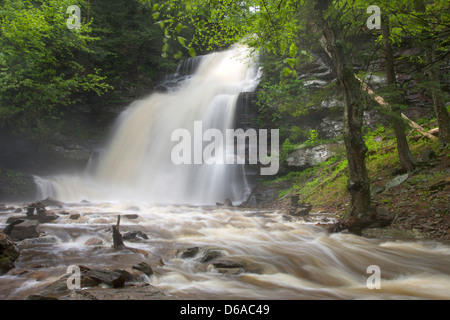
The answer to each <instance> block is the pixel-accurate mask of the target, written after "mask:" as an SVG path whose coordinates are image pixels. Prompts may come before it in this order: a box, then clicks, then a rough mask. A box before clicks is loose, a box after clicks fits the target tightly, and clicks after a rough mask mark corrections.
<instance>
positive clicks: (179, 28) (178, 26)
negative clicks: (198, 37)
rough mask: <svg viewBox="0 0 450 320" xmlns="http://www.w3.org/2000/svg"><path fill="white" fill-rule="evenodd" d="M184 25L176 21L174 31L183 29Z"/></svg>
mask: <svg viewBox="0 0 450 320" xmlns="http://www.w3.org/2000/svg"><path fill="white" fill-rule="evenodd" d="M183 29H184V26H183V24H181V23H178V24H177V26H176V27H175V31H176V32H178V33H180V32H181V31H183Z"/></svg>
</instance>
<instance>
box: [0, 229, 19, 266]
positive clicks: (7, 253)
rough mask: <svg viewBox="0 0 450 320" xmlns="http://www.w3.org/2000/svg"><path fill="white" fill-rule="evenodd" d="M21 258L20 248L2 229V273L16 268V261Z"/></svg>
mask: <svg viewBox="0 0 450 320" xmlns="http://www.w3.org/2000/svg"><path fill="white" fill-rule="evenodd" d="M17 258H19V249H18V247H17V246H16V244H14V242H13V241H12V240H11V239H10V238H9V237H8V236H7V235H6V234H4V233H3V232H2V231H0V275H2V274H5V273H6V272H8V271H9V270H10V269H12V268H14V262H15V261H16V260H17Z"/></svg>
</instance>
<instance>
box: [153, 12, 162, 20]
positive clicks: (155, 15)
mask: <svg viewBox="0 0 450 320" xmlns="http://www.w3.org/2000/svg"><path fill="white" fill-rule="evenodd" d="M159 16H160V13H159V12H155V13H154V14H152V17H153V19H155V20H156V19H158V18H159Z"/></svg>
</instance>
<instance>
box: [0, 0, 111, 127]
mask: <svg viewBox="0 0 450 320" xmlns="http://www.w3.org/2000/svg"><path fill="white" fill-rule="evenodd" d="M77 3H78V5H79V6H81V7H83V8H86V7H87V3H86V2H85V1H78V2H77ZM73 4H74V3H73V1H69V0H63V1H56V0H50V1H33V2H32V1H29V0H25V1H22V0H21V1H18V0H4V1H3V4H2V10H1V11H0V23H1V24H0V33H1V38H0V47H1V54H0V121H3V122H4V121H7V120H9V119H17V118H18V117H20V118H21V120H22V121H23V122H24V123H29V122H30V121H34V120H35V119H36V118H37V117H38V115H39V114H55V113H57V111H58V108H59V107H61V106H65V105H68V104H72V103H74V102H76V100H75V99H74V96H73V94H74V93H80V92H93V93H95V94H98V95H100V94H102V93H103V92H105V91H107V90H108V89H110V86H109V85H108V84H106V83H105V79H106V78H105V77H104V76H102V75H101V70H99V69H90V68H88V67H86V66H85V65H84V64H83V62H82V60H81V59H79V58H77V57H80V56H81V55H87V56H88V55H91V54H92V51H91V49H90V47H89V45H90V43H91V42H93V41H96V40H98V39H97V38H94V37H92V36H90V35H89V34H90V33H91V28H90V23H88V22H86V21H83V22H82V23H81V28H80V29H78V30H77V29H73V30H69V29H68V28H67V24H66V21H67V19H68V14H67V13H66V10H67V7H68V6H70V5H73Z"/></svg>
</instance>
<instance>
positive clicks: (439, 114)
mask: <svg viewBox="0 0 450 320" xmlns="http://www.w3.org/2000/svg"><path fill="white" fill-rule="evenodd" d="M427 57H428V59H427V60H428V61H429V62H430V63H431V64H432V65H431V68H430V71H429V72H428V74H429V77H430V80H431V81H432V82H433V88H432V89H431V95H432V97H433V104H434V110H435V112H436V118H437V121H438V126H439V142H440V143H441V145H444V146H445V145H447V144H450V117H449V115H448V112H447V108H446V106H445V104H444V102H443V101H442V97H441V92H442V87H441V82H440V79H439V64H437V63H436V54H435V50H434V47H433V48H430V49H428V52H427Z"/></svg>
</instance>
